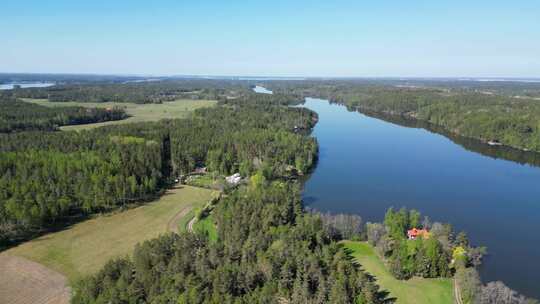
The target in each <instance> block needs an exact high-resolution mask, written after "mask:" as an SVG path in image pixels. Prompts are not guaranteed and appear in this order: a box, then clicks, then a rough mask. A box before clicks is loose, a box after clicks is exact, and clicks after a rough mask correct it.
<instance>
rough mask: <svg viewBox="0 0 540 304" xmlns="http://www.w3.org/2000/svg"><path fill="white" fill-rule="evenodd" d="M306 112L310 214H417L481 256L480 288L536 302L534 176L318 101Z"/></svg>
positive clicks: (538, 237)
mask: <svg viewBox="0 0 540 304" xmlns="http://www.w3.org/2000/svg"><path fill="white" fill-rule="evenodd" d="M304 106H305V107H307V108H309V109H311V110H314V111H316V112H317V113H318V114H319V122H318V124H317V125H316V127H315V129H314V131H313V136H315V137H316V138H317V140H318V142H319V145H320V156H319V157H320V158H319V163H318V165H317V167H316V169H315V171H314V172H313V174H312V176H311V177H310V178H309V180H308V181H307V182H306V184H305V189H304V200H305V203H306V204H307V205H308V206H309V207H312V208H315V209H318V210H320V211H330V212H344V213H356V214H359V215H360V216H362V218H363V219H364V221H381V220H382V219H383V217H384V213H385V211H386V209H387V208H389V207H390V206H394V207H397V208H399V207H402V206H406V207H408V208H415V209H418V210H420V211H421V212H422V213H423V214H424V215H428V216H429V217H430V218H431V219H432V220H434V221H441V222H449V223H451V224H452V225H454V227H455V228H456V230H458V231H459V230H465V231H466V232H467V233H468V235H469V237H470V239H471V241H472V242H473V243H474V244H476V245H485V246H487V247H488V251H489V253H490V255H489V256H488V257H487V258H486V259H485V260H484V266H483V267H482V269H481V274H482V278H483V280H484V281H493V280H502V281H504V282H505V283H506V284H507V285H509V286H510V287H512V288H514V289H516V290H518V291H520V292H522V293H524V294H526V295H528V296H532V297H536V298H540V168H538V167H533V166H529V165H522V164H518V163H516V162H512V161H507V160H502V159H495V158H492V157H488V156H484V155H482V154H480V153H475V152H471V151H469V150H466V149H465V148H464V147H462V146H461V145H458V144H455V143H454V142H453V141H451V140H450V139H448V138H446V137H444V136H442V135H438V134H435V133H431V132H429V131H427V130H425V129H419V128H407V127H403V126H399V125H396V124H392V123H389V122H386V121H383V120H380V119H375V118H371V117H368V116H366V115H363V114H360V113H358V112H349V111H347V109H346V108H345V107H344V106H340V105H332V104H329V103H328V102H327V101H325V100H318V99H309V98H308V99H307V100H306V103H305V105H304Z"/></svg>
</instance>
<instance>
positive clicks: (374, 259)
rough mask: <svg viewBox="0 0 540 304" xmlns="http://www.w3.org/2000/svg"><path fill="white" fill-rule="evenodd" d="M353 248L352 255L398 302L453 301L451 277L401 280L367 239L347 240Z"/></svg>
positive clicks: (445, 303) (451, 302) (403, 303)
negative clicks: (388, 267)
mask: <svg viewBox="0 0 540 304" xmlns="http://www.w3.org/2000/svg"><path fill="white" fill-rule="evenodd" d="M343 244H344V245H345V248H347V249H349V250H351V254H352V256H353V257H354V258H355V259H356V260H357V261H358V263H359V264H360V265H361V267H362V268H363V269H364V270H365V271H367V272H368V273H370V274H371V275H373V276H375V278H376V279H377V283H378V284H379V286H380V287H381V290H386V291H388V292H390V295H389V297H390V298H394V297H395V298H397V301H396V303H398V304H409V303H410V304H413V303H414V304H423V303H426V304H427V303H438V304H453V303H454V295H453V287H454V286H453V283H452V280H451V279H424V278H418V277H414V278H412V279H410V280H406V281H401V280H397V279H395V278H394V277H393V276H392V275H391V274H390V272H388V270H387V269H386V266H385V265H384V264H383V262H382V261H381V259H380V258H379V257H378V256H377V254H376V253H375V250H374V249H373V247H372V246H371V245H370V244H368V243H366V242H352V241H346V242H343Z"/></svg>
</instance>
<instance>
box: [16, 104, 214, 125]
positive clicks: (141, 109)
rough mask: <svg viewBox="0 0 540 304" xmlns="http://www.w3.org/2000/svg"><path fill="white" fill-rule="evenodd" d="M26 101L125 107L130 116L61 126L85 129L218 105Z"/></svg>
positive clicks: (180, 115)
mask: <svg viewBox="0 0 540 304" xmlns="http://www.w3.org/2000/svg"><path fill="white" fill-rule="evenodd" d="M23 100H24V101H26V102H31V103H35V104H38V105H42V106H46V107H68V106H70V107H86V108H113V107H119V108H123V109H124V110H125V111H126V113H127V114H128V115H129V116H130V117H129V118H127V119H122V120H114V121H106V122H98V123H91V124H82V125H70V126H63V127H60V129H61V130H64V131H69V130H84V129H92V128H97V127H101V126H109V125H116V124H125V123H133V122H145V121H158V120H161V119H174V118H184V117H187V116H188V114H189V113H191V112H193V111H194V110H196V109H199V108H205V107H211V106H214V105H216V101H213V100H191V99H179V100H175V101H168V102H163V103H160V104H158V103H151V104H135V103H126V102H74V101H70V102H50V101H48V100H47V99H30V98H24V99H23Z"/></svg>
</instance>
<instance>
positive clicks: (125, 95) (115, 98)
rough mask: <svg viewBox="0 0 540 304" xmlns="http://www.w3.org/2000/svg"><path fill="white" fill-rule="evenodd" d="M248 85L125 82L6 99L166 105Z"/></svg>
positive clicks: (25, 92) (234, 92) (18, 93)
mask: <svg viewBox="0 0 540 304" xmlns="http://www.w3.org/2000/svg"><path fill="white" fill-rule="evenodd" d="M247 88H248V85H247V83H243V82H232V81H226V80H213V81H209V80H197V79H191V80H182V81H180V80H167V81H144V82H125V83H110V82H106V83H82V84H80V83H65V84H58V85H55V86H51V87H45V88H24V89H15V90H9V91H4V92H3V93H2V94H3V95H5V96H11V97H18V98H40V99H48V100H49V101H51V102H66V101H77V102H131V103H139V104H144V103H162V102H166V101H174V100H177V99H211V100H216V99H218V98H227V97H229V98H230V97H236V96H238V94H239V92H242V91H246V89H247Z"/></svg>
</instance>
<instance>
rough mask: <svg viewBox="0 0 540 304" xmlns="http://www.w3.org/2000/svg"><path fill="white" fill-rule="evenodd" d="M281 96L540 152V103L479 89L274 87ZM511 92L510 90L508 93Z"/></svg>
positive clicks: (348, 84) (347, 84) (345, 84)
mask: <svg viewBox="0 0 540 304" xmlns="http://www.w3.org/2000/svg"><path fill="white" fill-rule="evenodd" d="M268 86H269V88H271V89H272V90H274V91H275V92H277V93H280V94H293V95H296V96H306V97H308V96H311V97H321V98H326V99H329V100H331V101H332V102H337V103H341V104H345V105H346V106H348V107H349V108H350V109H351V110H360V111H372V112H379V113H387V114H392V115H400V116H405V117H409V118H414V119H418V120H422V121H427V122H429V123H432V124H434V125H438V126H442V127H444V128H445V129H446V130H448V131H450V132H453V133H456V134H459V135H463V136H466V137H473V138H476V139H479V140H482V141H485V142H487V141H498V142H500V143H502V144H505V145H508V146H512V147H516V148H519V149H527V150H533V151H540V101H538V100H535V99H527V98H515V97H511V96H507V95H499V94H495V93H493V92H491V91H489V92H484V91H481V90H479V89H477V88H476V87H473V88H470V89H465V88H462V87H457V88H456V87H418V86H402V85H381V84H380V83H379V84H378V83H370V82H368V83H364V82H356V81H352V80H351V81H345V80H343V81H305V82H271V83H269V84H268ZM506 90H509V89H506Z"/></svg>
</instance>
